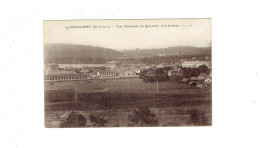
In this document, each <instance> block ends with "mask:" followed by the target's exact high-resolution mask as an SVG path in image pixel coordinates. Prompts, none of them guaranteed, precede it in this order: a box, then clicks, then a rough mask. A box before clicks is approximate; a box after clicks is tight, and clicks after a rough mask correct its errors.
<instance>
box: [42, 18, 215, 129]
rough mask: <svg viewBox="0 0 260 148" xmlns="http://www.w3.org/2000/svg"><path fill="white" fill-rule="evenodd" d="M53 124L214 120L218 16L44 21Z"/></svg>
mask: <svg viewBox="0 0 260 148" xmlns="http://www.w3.org/2000/svg"><path fill="white" fill-rule="evenodd" d="M43 41H44V45H43V47H44V49H43V50H44V114H45V115H44V117H45V127H47V128H90V127H173V126H211V125H212V64H211V61H212V60H211V58H212V47H211V42H212V39H211V19H147V20H68V21H44V22H43Z"/></svg>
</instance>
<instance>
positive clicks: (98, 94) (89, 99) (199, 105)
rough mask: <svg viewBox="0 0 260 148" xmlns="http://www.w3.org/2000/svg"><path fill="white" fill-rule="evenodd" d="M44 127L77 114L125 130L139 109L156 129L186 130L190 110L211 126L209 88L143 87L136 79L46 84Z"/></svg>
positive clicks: (185, 86) (57, 124)
mask: <svg viewBox="0 0 260 148" xmlns="http://www.w3.org/2000/svg"><path fill="white" fill-rule="evenodd" d="M44 87H45V125H46V127H58V126H59V122H60V120H61V119H60V118H61V116H62V115H63V114H67V113H69V112H70V111H77V112H78V113H81V114H83V115H84V116H85V117H86V118H87V125H86V126H87V127H88V126H92V125H91V123H90V121H89V115H90V114H96V115H100V116H104V117H105V118H106V119H107V120H108V123H107V125H106V126H108V127H114V126H128V124H129V121H128V119H127V118H128V114H129V113H131V112H133V110H134V109H135V108H137V107H139V106H147V107H148V108H150V109H151V111H152V112H153V113H155V114H156V118H157V120H158V122H159V126H189V125H194V124H192V123H190V122H189V120H190V114H189V110H191V109H196V110H201V111H203V112H205V117H206V118H207V122H206V123H205V125H211V104H212V100H211V88H207V89H199V88H195V87H192V86H189V85H186V84H178V83H176V82H172V81H167V82H161V83H159V84H158V92H157V84H156V83H144V82H143V81H142V80H141V79H138V78H129V79H110V80H86V81H79V82H75V81H67V82H54V84H53V85H52V84H51V83H50V82H45V85H44Z"/></svg>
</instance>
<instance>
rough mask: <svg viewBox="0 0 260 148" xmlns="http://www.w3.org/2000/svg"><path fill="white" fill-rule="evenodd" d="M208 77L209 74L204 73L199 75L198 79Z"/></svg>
mask: <svg viewBox="0 0 260 148" xmlns="http://www.w3.org/2000/svg"><path fill="white" fill-rule="evenodd" d="M207 76H208V74H207V73H205V72H202V73H200V74H199V76H198V77H207Z"/></svg>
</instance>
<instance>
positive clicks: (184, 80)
mask: <svg viewBox="0 0 260 148" xmlns="http://www.w3.org/2000/svg"><path fill="white" fill-rule="evenodd" d="M189 81H190V79H188V78H183V79H182V82H183V83H189Z"/></svg>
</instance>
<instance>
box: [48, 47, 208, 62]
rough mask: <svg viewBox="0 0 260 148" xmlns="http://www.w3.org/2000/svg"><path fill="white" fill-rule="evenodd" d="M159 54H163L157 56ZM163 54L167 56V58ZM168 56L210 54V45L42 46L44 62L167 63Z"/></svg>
mask: <svg viewBox="0 0 260 148" xmlns="http://www.w3.org/2000/svg"><path fill="white" fill-rule="evenodd" d="M159 55H164V56H162V57H159ZM165 56H168V58H167V57H165ZM169 56H170V57H171V58H174V59H179V58H190V56H195V57H198V56H211V47H205V48H197V47H191V46H177V47H168V48H157V49H155V48H154V49H142V50H139V49H136V50H124V51H117V50H114V49H109V48H103V47H94V46H88V45H76V44H46V45H45V46H44V62H45V63H59V64H98V63H106V62H108V61H110V60H120V61H121V62H123V63H158V62H164V63H167V60H169V58H170V57H169ZM149 57H150V58H149ZM156 57H157V58H156ZM154 60H155V61H154Z"/></svg>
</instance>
